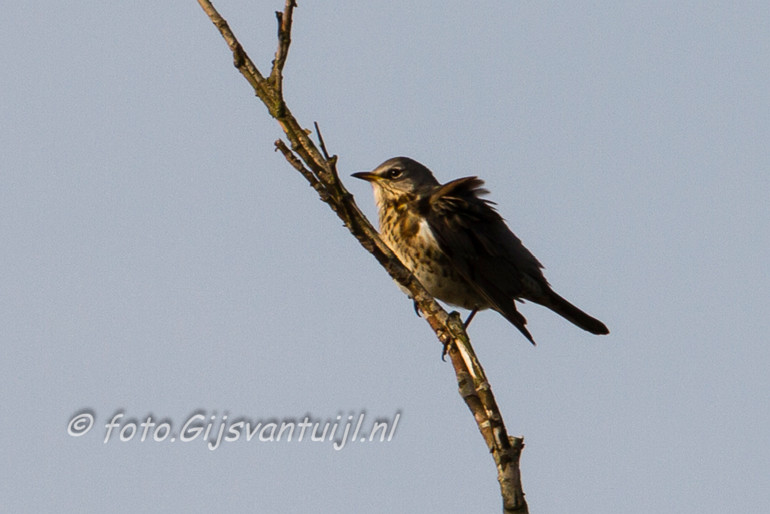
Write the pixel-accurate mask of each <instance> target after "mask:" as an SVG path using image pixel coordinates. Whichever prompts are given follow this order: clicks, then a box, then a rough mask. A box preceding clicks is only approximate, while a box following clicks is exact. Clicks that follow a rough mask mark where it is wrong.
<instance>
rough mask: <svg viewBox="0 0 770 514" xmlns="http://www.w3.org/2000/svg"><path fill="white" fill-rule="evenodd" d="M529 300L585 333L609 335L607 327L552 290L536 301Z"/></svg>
mask: <svg viewBox="0 0 770 514" xmlns="http://www.w3.org/2000/svg"><path fill="white" fill-rule="evenodd" d="M530 300H532V301H534V302H537V303H539V304H541V305H543V306H545V307H548V308H549V309H551V310H552V311H553V312H555V313H556V314H558V315H559V316H561V317H563V318H564V319H566V320H567V321H569V322H571V323H573V324H574V325H577V326H578V327H580V328H582V329H583V330H585V331H587V332H591V333H592V334H597V335H602V334H609V333H610V331H609V329H608V328H607V325H605V324H604V323H602V322H601V321H599V320H598V319H596V318H594V317H591V316H589V315H588V314H586V313H585V312H583V311H581V310H580V309H578V308H577V307H575V306H574V305H572V304H571V303H569V302H568V301H567V300H565V299H564V298H562V297H561V296H559V295H558V294H556V293H555V292H554V291H553V290H550V289H549V291H548V293H547V294H546V295H545V296H544V297H543V298H538V299H537V300H536V299H534V298H530Z"/></svg>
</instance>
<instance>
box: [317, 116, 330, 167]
mask: <svg viewBox="0 0 770 514" xmlns="http://www.w3.org/2000/svg"><path fill="white" fill-rule="evenodd" d="M313 126H314V127H315V133H316V135H317V136H318V146H320V147H321V151H322V152H323V154H324V158H325V159H326V160H327V161H328V160H329V159H331V157H329V152H327V151H326V143H324V137H323V136H322V135H321V129H320V128H319V127H318V122H317V121H314V122H313Z"/></svg>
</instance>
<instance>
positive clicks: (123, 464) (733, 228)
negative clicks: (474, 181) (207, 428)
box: [0, 0, 770, 513]
mask: <svg viewBox="0 0 770 514" xmlns="http://www.w3.org/2000/svg"><path fill="white" fill-rule="evenodd" d="M415 4H416V2H407V1H400V0H396V1H392V2H379V3H375V2H353V1H347V2H334V3H329V2H313V1H305V2H300V6H299V8H298V9H297V11H296V13H295V25H294V33H293V45H292V49H291V53H290V56H289V62H288V64H287V67H286V72H285V80H286V83H285V96H286V99H287V101H288V103H289V106H290V107H291V108H292V110H293V112H294V113H295V115H296V116H297V117H298V118H299V119H300V121H301V122H302V123H303V124H304V125H305V126H307V127H310V126H312V122H313V121H318V122H319V123H320V125H321V127H322V129H323V131H324V136H325V139H326V142H327V145H328V147H329V149H330V151H332V152H334V153H336V154H338V155H339V157H340V160H339V168H340V170H341V172H343V173H344V176H345V177H347V176H348V175H349V173H352V172H354V171H360V170H365V169H371V168H372V167H374V166H375V165H377V164H379V163H380V162H381V161H383V160H385V159H386V158H389V157H392V156H395V155H408V156H411V157H413V158H415V159H418V160H420V161H421V162H423V163H424V164H426V165H427V166H428V167H430V168H431V169H432V170H433V171H434V172H435V174H436V176H437V177H438V179H439V180H441V181H446V180H450V179H452V178H457V177H459V176H465V175H479V176H481V177H482V178H484V179H485V180H486V181H487V185H488V187H489V189H491V191H492V195H491V197H490V198H491V199H492V200H494V201H496V202H497V203H498V207H499V210H500V212H501V213H502V215H503V216H504V217H505V218H506V219H507V220H508V223H509V225H510V226H511V228H512V229H513V230H514V231H515V232H516V233H517V234H518V235H519V237H520V238H521V239H522V240H523V241H524V243H525V245H526V246H527V247H528V248H529V249H530V250H532V251H533V253H534V254H535V255H536V256H537V257H538V258H539V259H540V260H541V261H542V262H543V263H544V264H545V266H546V275H547V277H548V278H549V280H550V282H551V283H552V285H553V286H554V288H555V289H556V290H557V291H559V292H560V293H561V294H563V295H564V296H565V297H567V298H569V299H570V300H572V301H574V302H575V303H576V304H577V305H579V306H581V307H583V308H585V309H586V310H587V311H588V312H590V313H592V314H594V315H596V316H597V317H599V318H601V319H602V320H603V321H605V322H606V323H607V325H608V326H609V327H610V329H611V331H612V334H611V335H610V336H608V337H595V336H591V335H590V334H587V333H584V332H582V331H580V330H578V329H576V328H575V327H573V326H572V325H570V324H569V323H567V322H565V321H564V320H562V319H561V318H559V317H558V316H556V315H554V314H552V313H550V312H549V311H547V310H545V309H543V308H540V307H538V306H533V305H529V304H528V305H525V306H523V307H522V311H523V313H524V314H525V315H526V316H527V318H528V319H529V327H530V330H531V331H532V333H533V335H534V336H535V338H536V340H537V341H538V343H539V345H538V347H536V348H533V347H531V346H530V345H529V344H528V343H527V342H526V341H525V340H524V339H523V337H521V335H520V334H519V333H518V332H517V331H516V330H515V329H514V328H513V327H512V326H510V325H509V324H508V323H507V322H506V321H505V320H504V319H503V318H502V317H500V316H499V315H496V314H494V313H488V312H487V313H482V314H480V315H479V316H477V318H476V319H475V321H474V322H473V325H472V326H471V329H470V334H471V337H472V340H473V343H474V346H475V347H476V349H477V351H478V353H479V356H480V358H481V360H482V363H483V364H484V366H485V368H486V371H487V373H488V375H489V379H490V381H491V384H492V387H493V389H494V391H495V393H496V396H497V400H498V403H499V405H500V407H501V409H502V412H503V414H504V416H505V420H506V423H507V426H508V429H509V431H510V432H511V433H512V434H519V435H521V434H523V435H524V437H525V441H526V444H527V446H526V448H525V450H524V454H523V457H522V463H521V468H522V476H523V483H524V489H525V492H526V493H527V498H528V501H529V503H530V507H531V509H532V511H533V512H541V513H559V512H570V513H582V512H591V513H597V512H600V513H618V512H624V513H636V512H638V513H642V512H652V511H657V512H682V513H690V512H692V513H695V512H698V513H701V512H728V511H729V512H742V513H754V512H756V513H760V512H767V511H768V508H770V449H768V444H767V443H768V429H767V427H768V426H770V408H769V406H770V402H769V400H770V398H769V396H770V378H768V376H769V373H768V369H769V368H770V346H769V345H768V341H767V338H768V333H769V332H770V321H768V320H769V319H770V317H769V316H768V315H767V299H768V290H770V278H769V274H768V271H767V263H768V261H769V260H770V251H769V248H770V212H769V211H770V209H769V208H768V201H767V198H768V192H770V144H769V142H770V93H769V92H768V91H770V67H768V62H770V4H767V2H675V3H673V2H626V3H617V2H592V3H590V4H583V5H577V3H575V4H574V5H566V6H565V5H561V4H557V3H542V2H537V3H535V2H524V3H522V2H511V3H501V2H473V3H470V2H441V3H438V2H424V3H420V4H418V5H415ZM216 5H217V7H218V8H219V9H220V11H221V13H222V14H223V15H224V16H225V17H226V18H227V19H228V20H229V22H230V24H231V26H232V27H233V29H234V30H235V31H236V33H237V34H238V36H239V37H240V38H241V41H242V43H243V44H244V45H245V47H246V49H247V51H248V52H249V53H250V55H251V57H252V58H253V59H254V61H255V62H256V63H257V64H258V65H259V66H260V67H261V68H262V69H263V70H267V69H268V66H269V63H270V60H271V59H272V54H273V52H274V48H275V19H274V15H273V12H274V11H275V10H277V9H280V8H281V7H282V2H278V1H266V0H260V1H258V2H243V1H240V2H237V1H224V0H223V1H220V2H217V3H216ZM4 14H5V26H4V29H3V30H2V31H0V55H2V62H3V70H2V73H0V109H1V110H2V111H1V112H2V118H3V120H4V122H3V123H2V125H0V148H2V152H0V238H2V240H3V241H4V244H3V247H2V250H1V251H0V264H1V266H0V269H2V272H1V274H0V301H1V302H2V308H1V309H0V327H1V328H2V332H1V333H2V338H3V348H4V349H5V352H4V354H5V357H4V358H3V359H2V360H1V361H0V375H2V377H3V378H2V393H0V394H1V395H2V402H3V405H4V406H5V414H6V416H5V420H4V422H3V423H2V424H0V452H2V453H1V454H2V457H3V460H4V465H3V466H2V471H0V497H2V498H3V505H4V508H6V509H8V510H9V511H28V512H45V511H48V512H54V511H56V512H65V511H85V512H92V511H93V512H96V511H104V510H107V509H110V510H111V511H115V512H129V511H131V512H133V511H167V512H172V511H183V510H184V511H188V512H196V511H203V510H216V511H230V512H244V511H250V512H254V511H257V512H291V513H294V512H297V513H300V512H338V513H347V512H351V513H352V512H429V511H436V512H458V513H459V512H472V511H477V512H478V511H488V512H498V511H499V508H500V499H499V492H498V485H497V482H496V477H495V471H494V465H493V463H492V460H491V458H490V456H489V455H488V454H487V452H486V449H485V446H484V443H483V440H482V439H481V437H480V435H479V434H478V431H477V429H476V426H475V424H474V423H473V421H472V419H471V416H470V414H469V413H468V411H467V408H466V407H465V404H464V403H463V402H462V400H461V399H460V397H459V395H458V394H457V391H456V382H455V378H454V374H453V372H452V368H451V366H450V365H449V364H447V363H443V362H441V360H440V358H439V356H440V351H441V346H440V345H439V343H438V342H437V341H436V340H435V338H434V337H433V335H432V333H431V331H430V330H429V328H428V327H427V325H426V324H425V323H424V321H422V320H421V319H419V318H417V317H416V316H415V315H414V313H413V312H412V304H411V302H410V301H409V300H408V299H407V298H406V297H405V296H403V294H402V293H400V292H399V290H398V288H397V287H396V286H395V285H393V284H392V282H391V281H390V279H389V278H388V277H387V275H386V274H385V272H384V271H383V270H382V269H380V268H379V266H378V265H377V263H376V262H375V260H374V259H373V258H372V257H371V256H370V255H369V254H368V253H366V252H365V251H364V250H363V249H362V248H360V247H359V246H358V244H357V242H356V241H355V240H354V239H353V238H352V237H351V236H350V235H349V234H348V233H347V231H346V230H345V229H344V227H342V226H341V223H340V222H339V220H338V218H336V216H334V215H333V214H332V213H331V211H330V210H329V209H328V208H327V207H326V206H325V205H324V204H322V203H321V202H320V201H319V200H318V199H317V197H316V196H315V193H314V192H313V190H312V189H310V188H309V187H308V186H307V184H306V183H305V182H304V179H302V178H301V177H300V176H299V175H298V174H297V173H296V172H295V171H294V170H293V169H292V168H290V167H289V166H288V165H287V164H286V163H285V162H284V160H283V158H282V157H281V156H280V154H277V153H275V152H274V151H273V141H274V140H275V139H276V138H278V137H279V136H280V135H281V134H280V130H279V127H278V125H277V124H276V123H275V122H274V121H273V120H272V119H270V118H269V117H268V115H267V113H266V110H265V109H264V107H263V106H262V105H261V104H260V103H259V102H258V101H257V100H256V99H255V97H254V95H253V93H252V92H251V91H250V89H249V86H248V85H247V83H246V82H245V81H244V80H243V78H242V77H241V76H240V75H239V74H238V73H237V71H236V70H235V69H234V68H233V66H232V57H231V55H230V53H229V50H228V49H227V47H226V46H225V44H224V42H223V41H222V39H221V37H220V36H219V34H218V33H217V32H216V30H215V29H214V27H213V26H212V25H211V23H210V22H209V20H208V19H207V18H206V17H205V15H204V14H203V12H202V11H201V10H200V8H199V7H198V5H197V3H196V2H194V1H192V0H190V1H189V2H139V3H132V4H131V5H128V4H125V5H124V4H120V5H118V4H105V3H104V2H78V1H76V2H69V3H67V4H66V5H65V4H63V3H61V2H50V1H40V2H15V3H11V4H9V5H8V6H6V7H5V8H4ZM346 180H347V181H346V183H347V184H348V186H349V188H350V189H351V191H352V192H353V193H354V194H355V195H356V199H357V201H358V203H359V205H361V207H362V208H363V209H364V211H365V212H366V213H367V214H368V215H369V216H374V206H373V201H372V198H371V192H370V190H369V187H368V185H367V184H364V183H362V182H358V181H355V180H354V179H346ZM83 409H90V411H91V412H93V414H94V415H95V427H94V428H93V429H92V431H91V432H89V433H88V434H86V435H84V436H82V437H79V438H74V437H71V436H69V435H68V433H67V423H68V422H69V420H70V419H71V418H72V416H73V415H74V414H75V413H77V412H79V411H81V410H83ZM119 410H123V411H124V412H125V416H126V418H135V419H137V420H142V419H144V418H145V417H146V416H147V415H149V414H151V415H153V417H154V418H155V419H159V418H168V419H169V420H171V421H172V422H173V423H174V424H175V428H178V426H179V425H181V424H182V423H183V422H184V421H185V420H186V419H187V418H188V417H189V416H190V415H191V414H192V413H194V412H196V411H202V412H205V413H206V414H207V415H212V414H216V415H218V416H221V415H223V414H224V413H225V412H226V413H228V415H229V416H230V417H232V418H237V417H245V418H249V419H253V420H269V419H278V420H280V419H284V418H300V417H302V416H304V415H305V414H307V413H310V414H311V415H312V416H314V417H316V418H323V419H326V418H331V419H334V418H335V416H337V415H341V416H343V417H346V416H347V415H349V414H350V413H358V412H359V411H361V410H365V411H366V413H367V415H368V416H370V417H371V418H375V417H392V416H393V415H394V414H395V413H396V411H399V412H400V413H401V418H400V421H399V425H398V429H397V431H396V434H395V436H394V438H393V440H392V441H390V442H387V443H369V444H360V443H358V444H351V445H350V446H348V447H346V448H344V449H343V450H341V451H339V452H335V451H334V450H333V449H332V447H331V445H329V444H319V443H309V442H308V443H296V444H295V443H259V442H256V441H251V442H246V441H244V440H241V441H238V442H233V443H223V444H222V446H221V447H220V448H218V449H217V450H215V451H210V450H208V449H207V448H206V447H205V444H204V443H202V442H188V443H182V442H174V443H172V442H169V441H166V442H163V443H156V442H151V441H145V442H143V443H142V442H139V441H138V440H133V441H131V442H126V443H121V442H119V441H117V440H112V441H110V442H109V443H107V444H104V443H103V439H104V433H105V429H104V425H105V423H107V422H108V421H109V419H110V418H111V417H112V415H113V414H114V413H115V412H116V411H119Z"/></svg>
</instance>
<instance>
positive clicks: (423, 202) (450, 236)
mask: <svg viewBox="0 0 770 514" xmlns="http://www.w3.org/2000/svg"><path fill="white" fill-rule="evenodd" d="M352 176H353V177H355V178H358V179H362V180H365V181H367V182H369V183H371V185H372V189H373V192H374V200H375V203H376V205H377V211H378V217H379V225H380V236H381V237H382V239H383V241H384V242H385V244H386V245H387V246H388V247H389V248H390V249H391V250H392V251H393V253H394V254H396V256H397V257H398V259H399V260H400V261H401V262H402V263H403V264H404V265H405V266H406V267H407V268H408V269H409V271H410V272H411V273H412V274H413V275H414V276H415V277H416V278H417V279H418V280H419V281H420V283H421V284H422V285H423V287H425V289H426V290H427V291H428V293H430V294H431V295H432V296H433V297H434V298H436V299H438V300H441V301H443V302H445V303H447V304H449V305H452V306H455V307H462V308H464V309H468V310H470V314H469V316H468V318H467V320H466V322H465V326H466V328H467V326H468V325H469V324H470V321H471V320H472V319H473V317H474V315H475V314H476V313H477V312H478V311H482V310H485V309H493V310H495V311H497V312H498V313H500V314H501V315H502V316H503V317H504V318H505V319H507V320H508V321H509V322H510V323H511V324H513V325H514V326H515V327H516V328H517V329H518V330H519V331H520V332H521V333H522V334H523V335H524V337H526V338H527V340H529V342H531V343H532V344H533V345H534V344H535V340H534V338H533V337H532V334H530V332H529V330H528V328H527V320H526V318H525V317H524V316H523V315H522V314H521V313H520V312H519V311H518V309H517V308H516V302H517V301H518V302H522V303H523V302H525V301H530V302H534V303H537V304H540V305H543V306H545V307H547V308H548V309H550V310H552V311H553V312H555V313H556V314H558V315H560V316H562V317H563V318H565V319H566V320H568V321H570V322H572V323H573V324H574V325H576V326H578V327H580V328H582V329H583V330H586V331H588V332H590V333H592V334H597V335H600V334H609V330H608V329H607V326H606V325H605V324H604V323H602V322H601V321H599V320H598V319H596V318H594V317H592V316H590V315H588V314H586V313H585V312H583V311H582V310H580V309H579V308H577V307H576V306H574V305H573V304H571V303H570V302H568V301H567V300H565V299H564V298H562V297H561V296H559V295H558V294H557V293H556V292H555V291H554V290H553V289H552V288H551V286H550V284H549V283H548V281H547V280H546V278H545V276H544V275H543V265H542V264H541V263H540V261H538V260H537V258H535V256H534V255H533V254H532V252H530V251H529V250H528V249H527V248H526V247H524V245H523V244H522V242H521V240H520V239H519V238H518V237H516V235H515V234H514V233H513V232H511V230H510V229H509V228H508V226H507V225H506V223H505V220H504V219H503V218H502V217H501V216H500V214H499V213H498V212H497V210H496V209H495V207H494V205H496V204H495V203H494V202H492V201H490V200H487V199H485V198H482V197H483V196H485V195H487V194H489V191H487V190H486V189H484V188H483V185H484V181H483V180H481V179H479V178H478V177H475V176H471V177H463V178H458V179H456V180H452V181H449V182H447V183H446V184H441V183H440V182H439V181H438V180H436V178H435V177H434V176H433V172H431V171H430V170H429V169H428V168H427V167H425V166H424V165H423V164H420V163H419V162H417V161H415V160H414V159H410V158H409V157H394V158H392V159H388V160H386V161H385V162H383V163H382V164H380V165H379V166H377V167H376V168H375V169H374V170H372V171H364V172H358V173H353V175H352ZM415 307H416V306H415ZM418 314H419V312H418Z"/></svg>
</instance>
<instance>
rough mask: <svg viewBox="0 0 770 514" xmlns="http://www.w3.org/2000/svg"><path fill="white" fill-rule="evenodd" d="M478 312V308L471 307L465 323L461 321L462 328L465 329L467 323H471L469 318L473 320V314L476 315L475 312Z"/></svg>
mask: <svg viewBox="0 0 770 514" xmlns="http://www.w3.org/2000/svg"><path fill="white" fill-rule="evenodd" d="M477 312H479V310H478V309H473V310H472V311H471V313H470V314H468V319H466V320H465V323H463V328H465V329H467V328H468V325H470V324H471V320H473V316H475V315H476V313H477Z"/></svg>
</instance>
